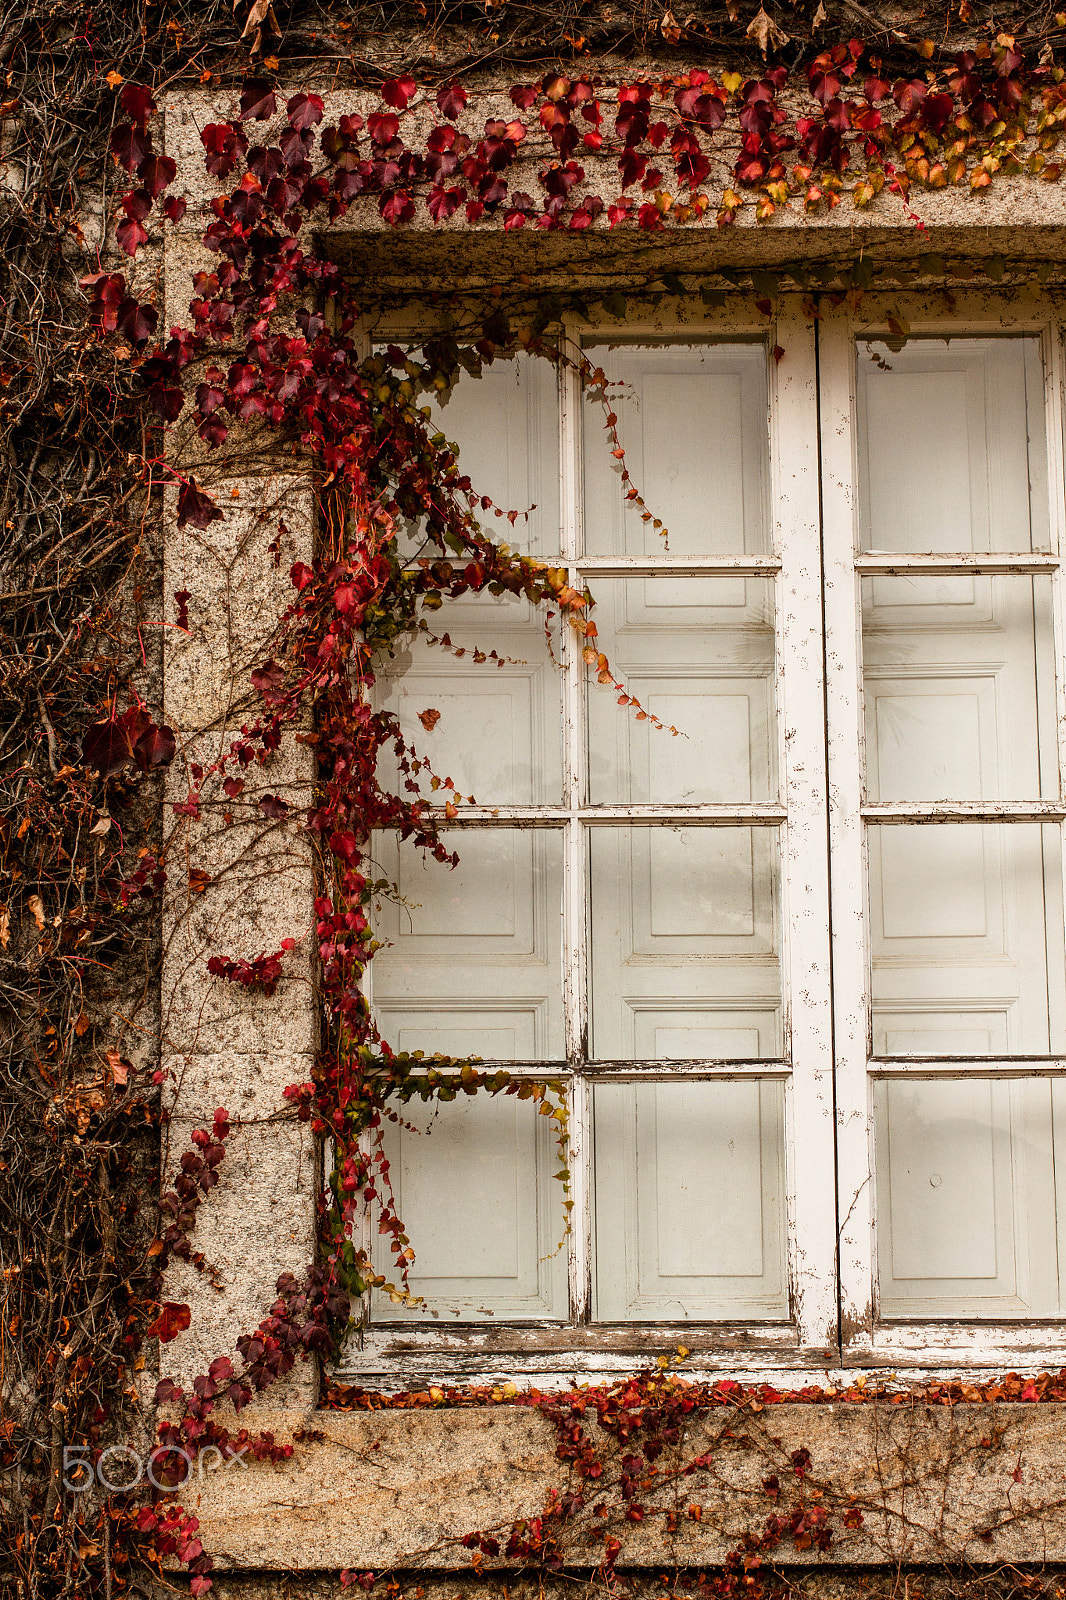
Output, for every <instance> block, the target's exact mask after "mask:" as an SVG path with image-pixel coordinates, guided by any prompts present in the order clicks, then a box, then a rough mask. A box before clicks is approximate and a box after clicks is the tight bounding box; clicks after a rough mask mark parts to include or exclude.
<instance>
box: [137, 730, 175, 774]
mask: <svg viewBox="0 0 1066 1600" xmlns="http://www.w3.org/2000/svg"><path fill="white" fill-rule="evenodd" d="M177 747H178V746H177V740H176V739H175V737H174V729H173V728H168V727H167V726H166V724H165V723H164V724H163V725H162V726H158V725H157V724H156V723H154V722H152V723H150V724H149V726H148V727H147V728H146V729H145V730H144V732H143V733H142V734H141V736H140V738H139V739H138V740H137V741H136V743H135V744H134V746H133V759H134V761H136V763H137V765H138V766H139V767H140V769H141V771H142V772H149V771H150V770H151V769H152V767H166V766H169V765H170V763H171V762H172V761H173V759H174V752H175V751H176V750H177Z"/></svg>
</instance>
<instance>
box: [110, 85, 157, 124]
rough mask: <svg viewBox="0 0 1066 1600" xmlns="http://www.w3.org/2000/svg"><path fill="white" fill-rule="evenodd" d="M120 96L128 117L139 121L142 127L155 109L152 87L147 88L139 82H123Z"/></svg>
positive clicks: (120, 102)
mask: <svg viewBox="0 0 1066 1600" xmlns="http://www.w3.org/2000/svg"><path fill="white" fill-rule="evenodd" d="M118 98H119V104H120V105H121V107H122V109H123V111H124V112H125V113H126V115H127V117H132V118H133V120H134V122H139V123H140V124H141V125H142V127H143V125H144V124H145V123H146V122H147V121H148V118H149V117H150V116H151V115H152V112H153V111H154V110H155V101H154V100H153V99H152V91H151V89H146V88H144V87H143V85H141V84H139V83H126V84H123V86H122V93H121V94H120V95H119V97H118Z"/></svg>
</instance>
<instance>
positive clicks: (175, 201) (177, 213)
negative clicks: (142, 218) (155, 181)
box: [163, 194, 189, 222]
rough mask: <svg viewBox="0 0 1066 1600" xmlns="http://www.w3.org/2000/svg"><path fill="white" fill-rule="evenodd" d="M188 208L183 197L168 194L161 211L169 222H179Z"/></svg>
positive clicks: (187, 203)
mask: <svg viewBox="0 0 1066 1600" xmlns="http://www.w3.org/2000/svg"><path fill="white" fill-rule="evenodd" d="M188 208H189V202H188V201H187V200H186V198H185V196H184V195H177V194H168V195H167V197H166V199H165V200H164V201H163V210H164V211H165V213H166V215H167V216H168V217H169V218H170V220H171V222H180V221H181V219H182V217H183V216H184V215H185V213H186V211H187V210H188Z"/></svg>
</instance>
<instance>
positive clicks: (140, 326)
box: [117, 296, 159, 344]
mask: <svg viewBox="0 0 1066 1600" xmlns="http://www.w3.org/2000/svg"><path fill="white" fill-rule="evenodd" d="M158 321H159V313H158V311H157V310H156V309H155V307H154V306H144V305H141V304H140V302H139V301H137V300H134V299H133V298H132V296H127V298H126V299H125V300H123V302H122V304H121V305H120V306H119V308H118V317H117V326H118V331H119V332H120V333H122V334H124V335H125V336H126V338H127V339H128V340H129V341H130V343H131V344H144V343H146V341H147V340H148V339H150V338H151V337H152V334H153V333H154V332H155V328H156V323H157V322H158Z"/></svg>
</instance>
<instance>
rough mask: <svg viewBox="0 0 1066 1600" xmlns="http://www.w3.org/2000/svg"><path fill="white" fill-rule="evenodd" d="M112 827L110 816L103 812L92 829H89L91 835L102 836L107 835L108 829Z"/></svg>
mask: <svg viewBox="0 0 1066 1600" xmlns="http://www.w3.org/2000/svg"><path fill="white" fill-rule="evenodd" d="M110 826H111V818H110V817H109V816H107V814H106V813H104V812H101V814H100V816H99V817H97V819H96V821H95V822H94V823H93V825H92V827H91V828H90V829H89V832H90V833H101V834H102V833H106V832H107V831H108V829H109V828H110Z"/></svg>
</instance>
